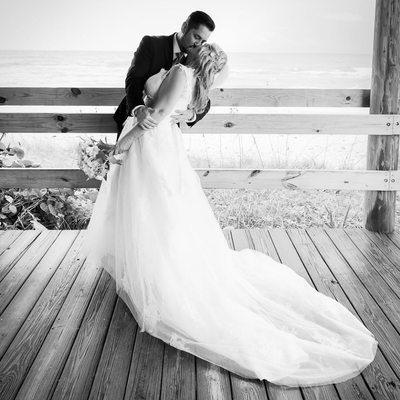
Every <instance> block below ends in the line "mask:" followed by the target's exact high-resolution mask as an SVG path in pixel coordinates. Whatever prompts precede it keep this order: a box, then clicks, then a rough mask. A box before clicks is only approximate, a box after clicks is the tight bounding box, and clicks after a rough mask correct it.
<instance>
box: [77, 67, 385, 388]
mask: <svg viewBox="0 0 400 400" xmlns="http://www.w3.org/2000/svg"><path fill="white" fill-rule="evenodd" d="M179 68H181V69H182V70H183V71H185V74H186V78H187V82H186V88H185V91H184V93H183V94H182V96H181V98H180V99H179V101H178V103H177V104H176V106H175V107H174V108H173V110H176V109H179V108H186V106H187V104H188V103H189V102H190V98H191V95H192V90H193V84H194V78H193V70H192V69H191V68H189V67H185V66H182V65H179ZM166 73H167V71H164V70H161V71H160V72H159V73H158V74H156V75H153V76H152V77H150V78H149V80H148V81H147V82H146V85H145V93H146V101H148V102H151V99H152V98H153V97H154V95H155V93H156V92H157V89H158V88H159V86H160V85H161V83H162V80H163V78H164V77H165V74H166ZM134 124H135V118H133V117H128V118H127V120H126V121H125V125H124V129H123V131H122V133H121V135H124V134H125V133H126V132H127V131H128V130H129V129H130V128H131V127H132V126H133V125H134ZM82 252H83V254H84V255H85V256H86V261H85V262H86V263H90V264H91V265H93V266H95V267H98V266H101V267H102V268H104V269H105V270H106V271H107V272H109V273H110V275H111V276H112V277H113V278H114V280H115V282H116V288H117V293H118V295H119V296H121V298H122V299H123V300H124V301H125V303H126V304H127V306H128V307H129V309H130V311H131V312H132V315H133V316H134V318H135V319H136V321H137V323H138V324H139V327H140V330H141V332H144V331H146V332H148V333H149V334H151V335H153V336H155V337H157V338H159V339H161V340H163V341H164V342H166V343H169V344H170V345H172V346H174V347H176V348H177V349H180V350H183V351H187V352H189V353H191V354H193V355H195V356H197V357H200V358H202V359H204V360H207V361H210V362H211V363H214V364H216V365H219V366H221V367H223V368H225V369H227V370H229V371H232V372H234V373H237V374H239V375H241V376H243V377H246V378H258V379H266V380H268V381H270V382H273V383H275V384H281V385H287V386H315V385H325V384H330V383H338V382H343V381H345V380H348V379H350V378H352V377H354V376H356V375H358V374H359V373H360V372H361V371H362V370H363V369H364V368H366V367H367V366H368V365H369V364H370V363H371V362H372V361H373V359H374V357H375V353H376V350H377V344H378V342H377V341H376V340H375V338H374V336H373V334H372V333H371V332H370V331H369V330H368V329H367V328H366V327H365V326H364V325H363V324H362V322H360V320H359V319H358V318H357V317H356V316H354V315H353V314H352V313H351V312H350V311H349V310H348V309H347V308H346V307H344V306H343V305H341V304H340V303H339V302H337V301H336V300H334V299H332V298H330V297H328V296H325V295H323V294H322V293H320V292H318V291H317V290H315V289H314V288H313V287H312V286H311V285H310V284H309V283H308V282H307V281H306V280H305V279H304V278H303V277H301V276H300V275H298V274H297V273H295V272H294V271H293V270H292V269H291V268H290V267H288V266H286V265H284V264H281V263H279V262H277V261H275V260H274V259H273V258H271V257H269V256H268V255H267V254H265V253H263V252H259V251H256V250H252V249H243V250H240V251H235V250H233V249H231V248H230V247H229V246H228V243H227V241H226V239H225V236H224V234H223V232H222V230H221V228H220V226H219V223H218V221H217V220H216V218H215V215H214V213H213V211H212V209H211V207H210V205H209V203H208V200H207V198H206V196H205V194H204V192H203V189H202V187H201V184H200V179H199V177H198V175H197V173H196V172H195V171H194V170H193V168H192V167H191V165H190V162H189V160H188V157H187V155H186V152H185V147H184V142H183V139H182V132H181V131H180V129H179V128H178V126H177V125H176V124H171V123H170V119H169V117H166V118H165V119H164V120H163V121H162V122H161V123H160V124H159V125H158V126H157V127H156V128H154V129H152V130H150V131H146V132H145V134H144V135H143V136H141V137H139V138H138V139H136V140H135V141H134V142H133V144H132V146H131V147H130V149H129V151H128V152H126V153H124V160H123V164H122V165H115V164H113V165H111V168H110V171H109V173H108V177H107V181H104V180H103V181H102V183H101V187H100V189H99V193H98V197H97V199H96V203H95V205H94V208H93V212H92V217H91V220H90V223H89V225H88V228H87V231H86V236H85V242H84V248H83V251H82Z"/></svg>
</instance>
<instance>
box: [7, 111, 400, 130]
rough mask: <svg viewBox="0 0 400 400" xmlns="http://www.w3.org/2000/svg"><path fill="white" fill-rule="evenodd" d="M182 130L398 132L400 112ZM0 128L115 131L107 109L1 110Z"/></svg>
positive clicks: (230, 121)
mask: <svg viewBox="0 0 400 400" xmlns="http://www.w3.org/2000/svg"><path fill="white" fill-rule="evenodd" d="M182 131H183V132H185V133H199V134H202V133H215V134H223V133H230V134H232V133H241V134H294V135H301V134H324V135H325V134H327V135H398V134H400V115H397V114H396V115H393V114H373V115H371V114H365V115H351V114H350V115H346V114H342V115H340V114H339V115H336V114H235V113H231V114H211V113H210V114H208V115H207V116H206V118H204V119H202V120H201V121H199V122H198V123H197V124H195V125H194V126H193V127H192V128H189V127H188V126H186V124H182ZM0 132H19V133H22V132H43V133H44V132H48V133H53V132H60V133H68V132H71V133H116V124H115V122H114V120H113V118H112V114H110V113H108V114H106V113H69V114H64V113H2V112H1V110H0Z"/></svg>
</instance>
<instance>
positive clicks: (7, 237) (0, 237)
mask: <svg viewBox="0 0 400 400" xmlns="http://www.w3.org/2000/svg"><path fill="white" fill-rule="evenodd" d="M23 233H24V231H22V230H17V229H13V230H8V231H0V254H2V253H3V252H4V251H5V250H7V249H8V247H9V246H11V245H12V243H14V241H15V240H16V239H17V238H18V237H19V236H21V235H22V234H23Z"/></svg>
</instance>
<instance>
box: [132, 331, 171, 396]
mask: <svg viewBox="0 0 400 400" xmlns="http://www.w3.org/2000/svg"><path fill="white" fill-rule="evenodd" d="M163 353H164V342H163V341H162V340H160V339H158V338H155V337H153V336H151V335H149V334H148V333H147V332H140V331H138V333H137V335H136V341H135V347H134V350H133V357H132V362H131V367H130V371H129V377H128V383H127V386H126V392H125V398H126V399H146V400H147V399H149V400H159V398H160V392H161V377H162V364H163Z"/></svg>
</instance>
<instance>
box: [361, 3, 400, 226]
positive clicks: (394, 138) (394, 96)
mask: <svg viewBox="0 0 400 400" xmlns="http://www.w3.org/2000/svg"><path fill="white" fill-rule="evenodd" d="M399 84H400V2H399V0H376V7H375V28H374V45H373V58H372V77H371V100H370V114H398V112H399V103H398V101H399ZM398 158H399V135H391V136H386V135H382V136H380V135H370V136H368V149H367V169H372V170H386V171H387V170H396V169H397V167H398ZM364 210H365V211H364V212H365V228H366V229H369V230H370V231H375V232H385V233H390V232H393V230H394V225H395V211H396V192H395V191H385V192H384V191H366V192H365V202H364Z"/></svg>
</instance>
